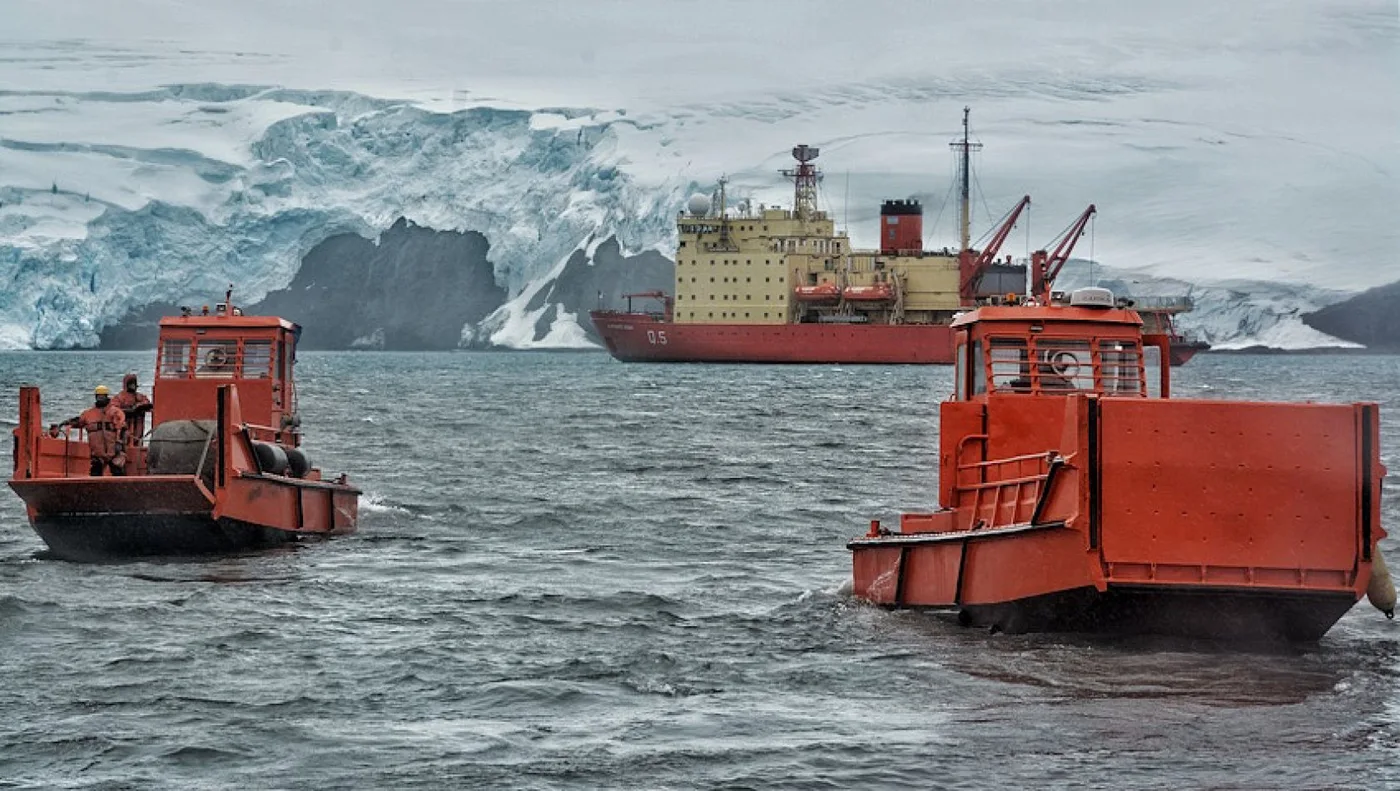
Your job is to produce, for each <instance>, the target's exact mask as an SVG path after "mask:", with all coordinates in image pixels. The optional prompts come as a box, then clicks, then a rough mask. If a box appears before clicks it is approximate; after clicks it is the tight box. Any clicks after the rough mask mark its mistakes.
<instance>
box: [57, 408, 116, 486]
mask: <svg viewBox="0 0 1400 791" xmlns="http://www.w3.org/2000/svg"><path fill="white" fill-rule="evenodd" d="M58 425H59V426H76V427H77V428H81V429H85V430H87V435H88V450H89V451H91V453H92V466H91V467H90V468H89V470H88V474H89V475H92V476H93V477H98V476H101V475H102V471H103V470H104V469H109V470H111V471H112V474H113V475H124V474H126V454H125V453H124V452H123V449H124V447H125V445H126V416H125V415H123V414H122V411H121V410H120V409H118V408H117V405H116V404H113V403H112V399H111V392H110V391H109V390H108V389H107V385H98V386H97V389H96V390H94V391H93V406H92V408H90V409H86V410H83V413H82V414H81V415H78V416H77V417H75V418H70V419H68V420H65V421H63V422H62V423H60V424H58Z"/></svg>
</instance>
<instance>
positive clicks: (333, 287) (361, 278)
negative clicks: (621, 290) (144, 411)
mask: <svg viewBox="0 0 1400 791" xmlns="http://www.w3.org/2000/svg"><path fill="white" fill-rule="evenodd" d="M488 249H489V245H488V243H487V241H486V238H485V237H484V236H482V235H481V234H479V233H476V232H475V231H468V232H466V233H457V232H454V231H434V230H432V229H429V228H421V227H419V226H416V225H413V224H412V223H409V222H407V221H406V220H399V221H398V222H396V223H394V225H393V226H392V227H390V228H389V229H388V230H386V231H384V233H382V234H380V236H379V241H378V243H377V244H376V243H375V242H374V241H371V240H369V239H365V238H363V237H361V236H358V235H355V234H340V235H337V236H332V237H330V238H329V239H326V240H325V241H323V242H321V243H320V244H318V245H316V247H315V248H313V249H312V250H311V252H310V253H307V255H306V257H305V258H303V259H302V262H301V268H300V269H299V270H298V271H297V274H296V277H295V278H294V279H293V280H292V283H291V285H290V286H288V287H287V288H286V289H283V290H281V291H274V292H272V293H270V294H268V295H267V298H266V299H264V300H263V301H262V302H259V303H257V304H255V305H248V306H245V310H246V312H247V313H248V314H250V315H276V316H282V317H284V318H287V319H290V320H292V321H295V322H297V323H298V324H301V325H302V326H303V327H305V328H306V332H305V333H304V334H303V335H302V341H301V347H302V348H304V349H351V348H373V349H393V350H439V349H455V348H457V346H458V343H459V341H460V340H461V333H462V327H464V326H466V325H468V324H475V323H477V322H479V321H481V320H482V319H484V318H485V317H486V316H487V315H489V314H490V313H491V312H492V311H494V310H495V309H496V308H498V307H500V305H501V304H502V303H503V302H505V299H506V292H505V290H504V289H502V288H501V287H500V286H498V285H496V281H495V275H494V273H493V271H492V267H491V263H490V262H489V261H487V259H486V255H487V251H488ZM177 312H178V309H177V308H176V307H175V306H173V305H151V306H148V307H146V308H143V309H141V310H139V311H136V312H133V313H132V314H131V315H129V316H128V317H127V318H126V319H125V320H124V321H122V322H121V323H120V324H119V325H116V326H114V327H109V328H107V329H104V330H103V332H102V344H101V346H102V348H104V349H150V348H154V347H155V342H156V332H157V322H159V320H160V318H161V317H162V316H169V315H174V314H176V313H177Z"/></svg>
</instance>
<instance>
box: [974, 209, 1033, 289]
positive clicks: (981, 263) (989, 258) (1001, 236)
mask: <svg viewBox="0 0 1400 791" xmlns="http://www.w3.org/2000/svg"><path fill="white" fill-rule="evenodd" d="M1029 205H1031V196H1029V195H1027V196H1025V197H1024V198H1021V201H1020V202H1019V203H1017V204H1016V207H1015V208H1014V209H1012V210H1011V213H1010V214H1008V215H1007V216H1006V219H1005V220H1003V221H1002V223H1001V225H1000V226H998V227H997V229H996V232H995V233H993V234H992V239H991V241H989V242H988V243H987V248H986V249H985V250H983V251H982V252H981V253H978V252H977V251H976V250H972V249H969V248H968V247H967V246H966V245H964V246H963V249H962V251H961V252H959V253H958V277H959V281H958V297H959V299H960V300H961V302H962V304H963V305H975V304H977V297H979V296H981V294H980V293H979V287H980V286H981V283H982V276H983V275H985V274H986V273H987V270H988V269H989V268H991V266H992V264H993V263H994V262H995V261H996V258H997V253H999V252H1001V246H1002V245H1003V244H1004V243H1005V242H1006V237H1008V236H1010V235H1011V229H1012V228H1014V227H1016V220H1017V219H1019V218H1020V216H1021V212H1022V211H1024V210H1025V208H1026V207H1027V206H1029Z"/></svg>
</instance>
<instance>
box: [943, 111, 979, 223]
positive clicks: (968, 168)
mask: <svg viewBox="0 0 1400 791" xmlns="http://www.w3.org/2000/svg"><path fill="white" fill-rule="evenodd" d="M971 113H972V108H971V107H963V133H962V140H954V141H953V142H952V143H950V144H949V146H950V147H951V148H952V149H953V150H954V151H957V152H958V154H959V157H958V186H959V189H960V195H959V198H960V199H961V207H962V217H961V228H960V231H961V239H962V249H963V250H970V249H972V152H973V151H977V150H979V149H981V148H982V144H981V143H974V142H972V141H971V140H970V139H969V138H970V135H969V133H968V124H967V118H968V115H970V114H971Z"/></svg>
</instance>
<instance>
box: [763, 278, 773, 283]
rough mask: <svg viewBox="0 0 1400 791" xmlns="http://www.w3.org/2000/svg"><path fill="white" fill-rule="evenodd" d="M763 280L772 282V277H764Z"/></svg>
mask: <svg viewBox="0 0 1400 791" xmlns="http://www.w3.org/2000/svg"><path fill="white" fill-rule="evenodd" d="M763 282H765V283H771V282H773V278H771V277H765V278H763Z"/></svg>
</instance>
